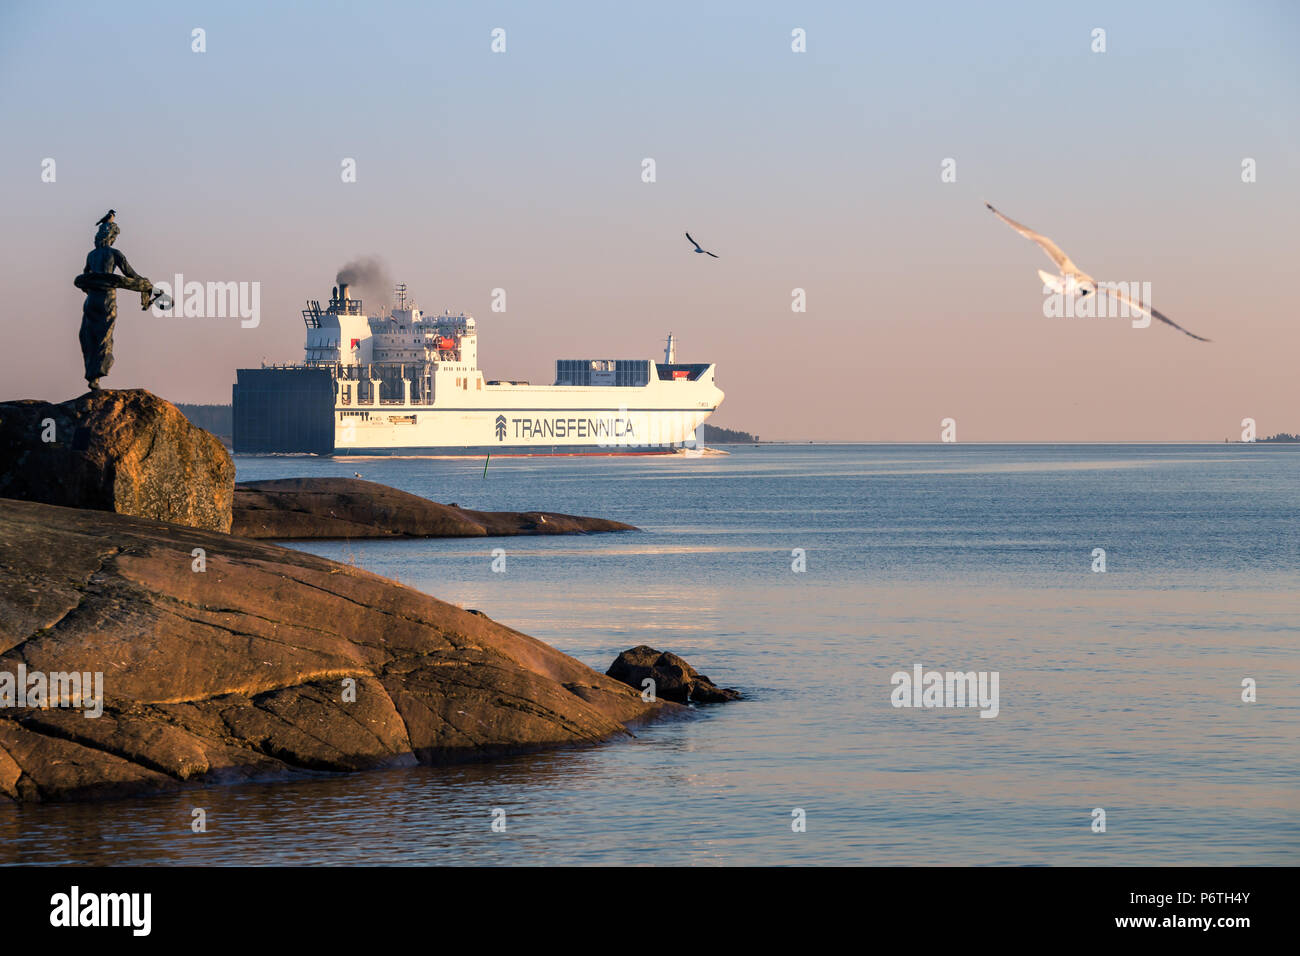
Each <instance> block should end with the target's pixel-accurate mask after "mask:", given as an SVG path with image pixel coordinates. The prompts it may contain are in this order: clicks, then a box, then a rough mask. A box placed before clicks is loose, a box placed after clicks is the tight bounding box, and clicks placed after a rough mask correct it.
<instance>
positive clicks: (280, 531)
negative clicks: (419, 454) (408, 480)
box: [232, 478, 636, 541]
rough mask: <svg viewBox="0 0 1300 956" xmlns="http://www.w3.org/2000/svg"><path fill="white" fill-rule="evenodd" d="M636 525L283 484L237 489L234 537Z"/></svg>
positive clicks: (362, 485)
mask: <svg viewBox="0 0 1300 956" xmlns="http://www.w3.org/2000/svg"><path fill="white" fill-rule="evenodd" d="M635 530H636V529H635V528H634V527H632V525H630V524H623V523H622V522H620V521H607V520H605V519H604V518H584V517H579V516H577V515H562V514H555V513H554V512H550V511H526V512H516V511H472V510H470V509H468V508H461V507H459V506H457V505H455V504H451V505H444V504H439V503H438V502H436V501H430V500H429V499H427V498H421V497H420V496H419V495H412V494H408V493H406V492H405V491H398V490H397V489H396V488H389V487H388V486H387V485H381V484H377V483H375V482H373V481H364V480H361V479H358V478H280V479H276V480H273V481H241V482H240V483H239V484H237V485H236V486H235V505H234V523H233V527H232V531H233V533H234V534H238V535H241V536H243V537H246V538H262V539H273V540H277V541H287V540H293V539H302V538H400V537H409V538H473V537H482V536H484V535H516V534H584V533H587V532H593V531H635Z"/></svg>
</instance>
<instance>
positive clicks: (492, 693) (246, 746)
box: [0, 499, 675, 801]
mask: <svg viewBox="0 0 1300 956" xmlns="http://www.w3.org/2000/svg"><path fill="white" fill-rule="evenodd" d="M196 548H202V549H203V550H204V561H205V562H206V570H205V571H201V572H200V571H195V570H193V569H192V568H193V563H194V560H195V559H194V558H193V556H192V552H193V550H194V549H196ZM19 663H22V664H23V665H25V667H26V668H27V670H28V672H32V671H41V672H44V673H50V672H56V671H62V672H70V671H91V672H93V671H102V672H103V674H104V697H105V701H104V714H103V716H102V717H99V718H93V719H90V718H87V717H85V716H84V715H83V712H82V711H80V710H76V709H71V708H55V707H52V708H49V709H39V708H30V707H29V708H22V709H19V708H14V707H8V708H6V707H0V794H3V795H4V796H7V797H9V798H10V799H13V800H20V801H35V800H65V799H93V798H99V797H106V796H121V795H127V794H135V793H142V792H149V791H159V790H168V789H175V788H177V787H180V786H183V785H186V784H196V783H213V782H219V781H228V780H242V779H252V778H257V779H264V778H276V777H289V776H294V775H297V774H299V773H301V772H305V771H335V772H345V771H356V770H364V769H368V768H372V767H382V766H391V765H400V764H411V763H415V762H417V761H424V762H431V763H437V762H450V761H464V760H474V759H483V758H485V757H490V756H496V755H503V754H512V753H523V752H528V751H533V750H538V749H542V748H547V747H557V746H566V745H575V744H589V743H594V742H596V741H599V740H604V739H607V738H610V737H615V736H620V735H626V734H627V733H628V731H627V729H626V727H625V725H626V724H628V723H630V722H632V721H637V720H641V719H644V718H647V717H650V716H653V715H657V714H661V713H664V712H667V711H671V710H672V709H673V708H674V707H675V705H673V704H670V703H667V704H666V703H655V704H645V703H643V702H642V700H641V698H640V695H639V693H637V692H636V691H633V690H631V689H630V688H628V687H625V686H624V685H622V684H620V683H618V682H617V681H615V680H613V679H612V678H609V677H606V676H604V675H602V674H598V673H596V672H595V671H593V670H592V669H591V668H589V667H587V666H586V665H584V664H582V663H581V662H579V661H577V660H574V659H573V658H571V657H569V656H567V655H565V654H562V653H561V652H559V651H557V650H555V649H554V648H552V647H549V646H548V645H546V644H544V643H542V642H541V641H538V640H535V639H534V638H531V637H529V636H527V635H526V634H521V633H519V632H518V631H515V630H512V629H510V628H508V627H505V626H504V625H502V624H498V623H497V622H495V621H493V620H491V619H490V618H487V617H484V616H482V615H480V614H471V613H469V612H468V611H464V610H461V609H460V608H457V607H454V606H452V605H450V604H446V603H444V602H442V601H439V600H437V599H436V598H433V597H430V596H428V595H426V594H422V593H421V592H419V591H415V590H412V589H410V588H407V587H404V586H403V585H400V584H397V583H395V582H392V581H388V580H386V579H384V578H381V577H378V576H376V575H373V574H370V573H368V572H366V571H361V570H358V569H356V568H352V567H348V566H346V565H342V564H337V563H335V562H333V561H328V560H325V559H323V558H318V557H315V556H313V555H308V554H303V553H301V552H297V551H290V550H286V549H284V548H280V547H277V546H275V545H272V544H268V543H265V542H259V541H249V540H246V539H243V538H238V537H233V536H230V535H224V534H219V533H216V532H211V531H203V530H199V529H195V528H186V527H181V526H178V525H168V524H162V523H159V522H154V521H148V520H145V519H141V518H133V517H128V516H125V515H118V514H112V513H109V512H103V511H86V510H77V509H71V508H60V507H55V506H52V505H46V504H39V503H34V502H26V501H13V500H6V499H0V672H8V673H16V672H17V667H18V664H19ZM345 679H352V680H355V685H356V693H355V697H356V699H355V701H354V702H349V701H346V700H345V699H344V696H345V683H344V681H345Z"/></svg>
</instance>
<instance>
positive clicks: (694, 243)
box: [686, 232, 718, 259]
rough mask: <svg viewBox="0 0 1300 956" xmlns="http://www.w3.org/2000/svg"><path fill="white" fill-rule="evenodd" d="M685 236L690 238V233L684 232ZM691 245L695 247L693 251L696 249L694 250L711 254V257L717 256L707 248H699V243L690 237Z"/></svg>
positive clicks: (707, 254)
mask: <svg viewBox="0 0 1300 956" xmlns="http://www.w3.org/2000/svg"><path fill="white" fill-rule="evenodd" d="M686 238H687V239H691V234H690V233H689V232H688V233H687V234H686ZM691 245H693V246H694V247H695V251H696V252H702V253H704V254H705V255H706V256H713V258H715V259H716V258H718V257H717V256H714V255H713V253H711V252H709V250H708V249H701V248H700V244H699V243H698V242H696V241H695V240H694V239H691Z"/></svg>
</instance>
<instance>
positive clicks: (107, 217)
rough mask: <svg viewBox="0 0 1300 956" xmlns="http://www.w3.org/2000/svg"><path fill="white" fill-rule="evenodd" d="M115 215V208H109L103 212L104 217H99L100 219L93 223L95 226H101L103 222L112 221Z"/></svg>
mask: <svg viewBox="0 0 1300 956" xmlns="http://www.w3.org/2000/svg"><path fill="white" fill-rule="evenodd" d="M116 215H117V210H116V209H110V210H109V211H108V212H106V213H104V218H103V219H101V220H99V222H97V223H95V225H97V226H102V225H103V224H104V223H106V222H112V221H113V217H114V216H116Z"/></svg>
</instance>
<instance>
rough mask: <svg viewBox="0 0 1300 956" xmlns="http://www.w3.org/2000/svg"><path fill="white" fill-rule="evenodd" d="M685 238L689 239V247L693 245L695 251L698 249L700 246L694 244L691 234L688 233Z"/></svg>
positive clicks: (696, 243)
mask: <svg viewBox="0 0 1300 956" xmlns="http://www.w3.org/2000/svg"><path fill="white" fill-rule="evenodd" d="M686 238H687V239H690V242H691V245H693V246H694V247H695V248H696V249H698V248H700V244H699V243H698V242H696V241H695V240H694V239H691V234H690V233H689V232H688V233H687V234H686Z"/></svg>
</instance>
